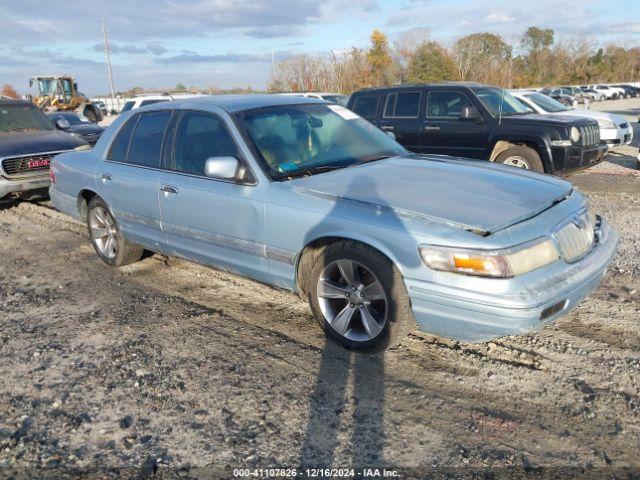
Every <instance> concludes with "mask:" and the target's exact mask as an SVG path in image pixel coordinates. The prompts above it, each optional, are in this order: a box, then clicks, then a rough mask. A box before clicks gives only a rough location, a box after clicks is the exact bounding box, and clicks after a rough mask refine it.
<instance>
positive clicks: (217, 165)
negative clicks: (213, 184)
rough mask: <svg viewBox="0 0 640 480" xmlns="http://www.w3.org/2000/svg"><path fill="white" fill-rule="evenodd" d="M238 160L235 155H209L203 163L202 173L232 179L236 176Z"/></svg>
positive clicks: (212, 176)
mask: <svg viewBox="0 0 640 480" xmlns="http://www.w3.org/2000/svg"><path fill="white" fill-rule="evenodd" d="M238 167H240V162H239V161H238V159H237V158H236V157H211V158H207V161H206V162H205V163H204V174H205V176H207V177H209V178H219V179H221V180H234V179H236V178H237V177H238V169H239V168H238Z"/></svg>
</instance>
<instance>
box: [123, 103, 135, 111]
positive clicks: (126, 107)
mask: <svg viewBox="0 0 640 480" xmlns="http://www.w3.org/2000/svg"><path fill="white" fill-rule="evenodd" d="M135 103H136V102H133V101H129V102H125V104H124V107H122V111H123V112H126V111H128V110H131V109H132V108H133V105H134V104H135Z"/></svg>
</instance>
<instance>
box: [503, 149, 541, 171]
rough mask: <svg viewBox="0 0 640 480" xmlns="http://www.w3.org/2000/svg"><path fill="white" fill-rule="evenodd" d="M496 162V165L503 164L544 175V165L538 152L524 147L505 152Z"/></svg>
mask: <svg viewBox="0 0 640 480" xmlns="http://www.w3.org/2000/svg"><path fill="white" fill-rule="evenodd" d="M494 161H495V163H502V164H503V165H510V166H512V167H518V168H524V169H525V170H533V171H535V172H540V173H544V165H543V164H542V160H541V159H540V155H538V152H536V151H535V150H534V149H532V148H529V147H524V146H522V145H516V146H513V147H509V148H507V149H506V150H505V151H504V152H502V153H500V155H498V156H497V157H496V159H495V160H494Z"/></svg>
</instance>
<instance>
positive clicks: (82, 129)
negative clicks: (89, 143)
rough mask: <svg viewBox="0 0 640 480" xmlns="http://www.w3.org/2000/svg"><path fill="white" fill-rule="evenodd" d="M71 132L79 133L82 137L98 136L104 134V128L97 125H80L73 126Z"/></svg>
mask: <svg viewBox="0 0 640 480" xmlns="http://www.w3.org/2000/svg"><path fill="white" fill-rule="evenodd" d="M69 131H70V132H73V133H78V134H80V135H87V134H96V133H102V132H104V128H103V127H101V126H100V125H96V124H95V123H79V124H76V125H71V127H70V128H69Z"/></svg>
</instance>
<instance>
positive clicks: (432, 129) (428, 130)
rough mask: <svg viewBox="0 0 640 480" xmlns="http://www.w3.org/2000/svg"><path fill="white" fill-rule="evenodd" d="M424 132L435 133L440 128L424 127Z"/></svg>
mask: <svg viewBox="0 0 640 480" xmlns="http://www.w3.org/2000/svg"><path fill="white" fill-rule="evenodd" d="M424 130H425V131H426V132H435V131H438V130H440V127H435V126H433V125H427V126H426V127H424Z"/></svg>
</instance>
